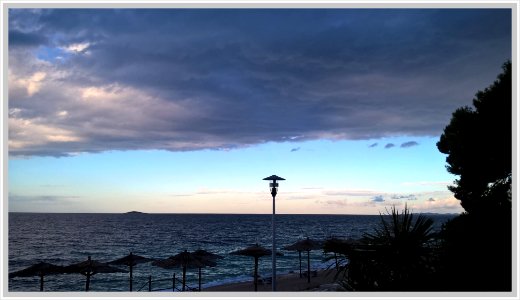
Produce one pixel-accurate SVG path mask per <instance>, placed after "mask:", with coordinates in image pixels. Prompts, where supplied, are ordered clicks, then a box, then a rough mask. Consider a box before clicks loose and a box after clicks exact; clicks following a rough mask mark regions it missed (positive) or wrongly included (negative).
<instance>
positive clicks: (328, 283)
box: [202, 269, 341, 292]
mask: <svg viewBox="0 0 520 300" xmlns="http://www.w3.org/2000/svg"><path fill="white" fill-rule="evenodd" d="M311 272H312V271H311ZM336 273H337V272H336V270H335V269H329V270H318V271H317V272H316V275H315V276H312V275H311V282H310V283H308V282H307V277H302V278H300V276H299V273H289V274H284V275H279V276H277V281H276V287H277V289H276V290H277V292H297V291H340V290H341V288H340V287H339V285H338V284H337V283H336V282H335V280H334V277H335V275H336ZM202 292H255V291H254V282H253V280H248V281H244V282H234V283H225V284H221V285H215V286H211V287H207V288H205V289H202ZM258 292H271V283H262V282H259V283H258Z"/></svg>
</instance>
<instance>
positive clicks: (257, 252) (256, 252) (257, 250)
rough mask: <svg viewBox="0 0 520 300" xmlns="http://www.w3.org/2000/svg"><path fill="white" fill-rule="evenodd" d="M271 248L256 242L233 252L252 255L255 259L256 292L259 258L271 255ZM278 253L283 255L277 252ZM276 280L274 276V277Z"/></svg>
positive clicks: (256, 289) (256, 288)
mask: <svg viewBox="0 0 520 300" xmlns="http://www.w3.org/2000/svg"><path fill="white" fill-rule="evenodd" d="M271 253H272V252H271V250H268V249H266V248H264V247H262V246H260V245H258V244H254V245H252V246H249V247H247V248H244V249H242V250H237V251H233V252H231V254H233V255H244V256H250V257H253V258H254V259H255V274H254V284H255V292H256V291H258V259H259V258H260V257H262V256H266V255H271ZM276 255H281V254H279V253H276ZM273 280H274V278H273Z"/></svg>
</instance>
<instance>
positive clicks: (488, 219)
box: [437, 62, 512, 291]
mask: <svg viewBox="0 0 520 300" xmlns="http://www.w3.org/2000/svg"><path fill="white" fill-rule="evenodd" d="M502 68H503V72H502V73H501V74H500V75H498V78H497V80H496V81H495V82H494V83H493V84H492V85H491V86H490V87H488V88H486V89H485V90H484V91H479V92H478V93H477V94H476V98H475V99H474V100H473V105H474V107H475V108H474V109H472V108H469V107H462V108H459V109H457V110H456V111H455V112H454V113H453V117H452V119H451V122H450V124H449V125H448V126H447V127H446V128H445V129H444V133H443V134H442V136H441V138H440V140H439V142H438V143H437V147H438V148H439V151H441V152H442V153H445V154H448V157H447V159H446V162H447V163H448V165H447V169H448V171H449V172H450V173H452V174H455V175H459V176H460V178H459V179H458V180H456V181H455V185H454V186H450V187H449V188H450V190H451V191H452V192H453V193H454V194H455V197H456V198H457V199H459V200H460V201H461V205H462V207H463V208H464V210H465V211H466V213H464V214H463V215H461V216H459V217H457V218H455V219H453V220H451V221H450V222H447V223H446V224H445V225H444V227H443V231H442V233H441V237H442V241H443V247H442V250H443V251H442V253H441V268H440V272H439V274H440V275H439V277H440V278H442V279H443V280H442V285H443V286H444V287H445V289H446V290H460V291H510V290H511V286H512V278H511V272H512V269H511V263H512V243H511V241H512V222H511V219H512V211H511V168H512V163H511V157H512V109H511V106H512V81H511V62H506V63H505V64H504V65H503V67H502Z"/></svg>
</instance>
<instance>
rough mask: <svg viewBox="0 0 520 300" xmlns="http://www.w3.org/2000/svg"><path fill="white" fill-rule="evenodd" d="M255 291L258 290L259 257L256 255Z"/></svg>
mask: <svg viewBox="0 0 520 300" xmlns="http://www.w3.org/2000/svg"><path fill="white" fill-rule="evenodd" d="M254 283H255V292H256V291H258V257H255V279H254Z"/></svg>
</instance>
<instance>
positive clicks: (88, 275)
mask: <svg viewBox="0 0 520 300" xmlns="http://www.w3.org/2000/svg"><path fill="white" fill-rule="evenodd" d="M89 289H90V271H89V272H87V282H86V283H85V291H86V292H88V290H89Z"/></svg>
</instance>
